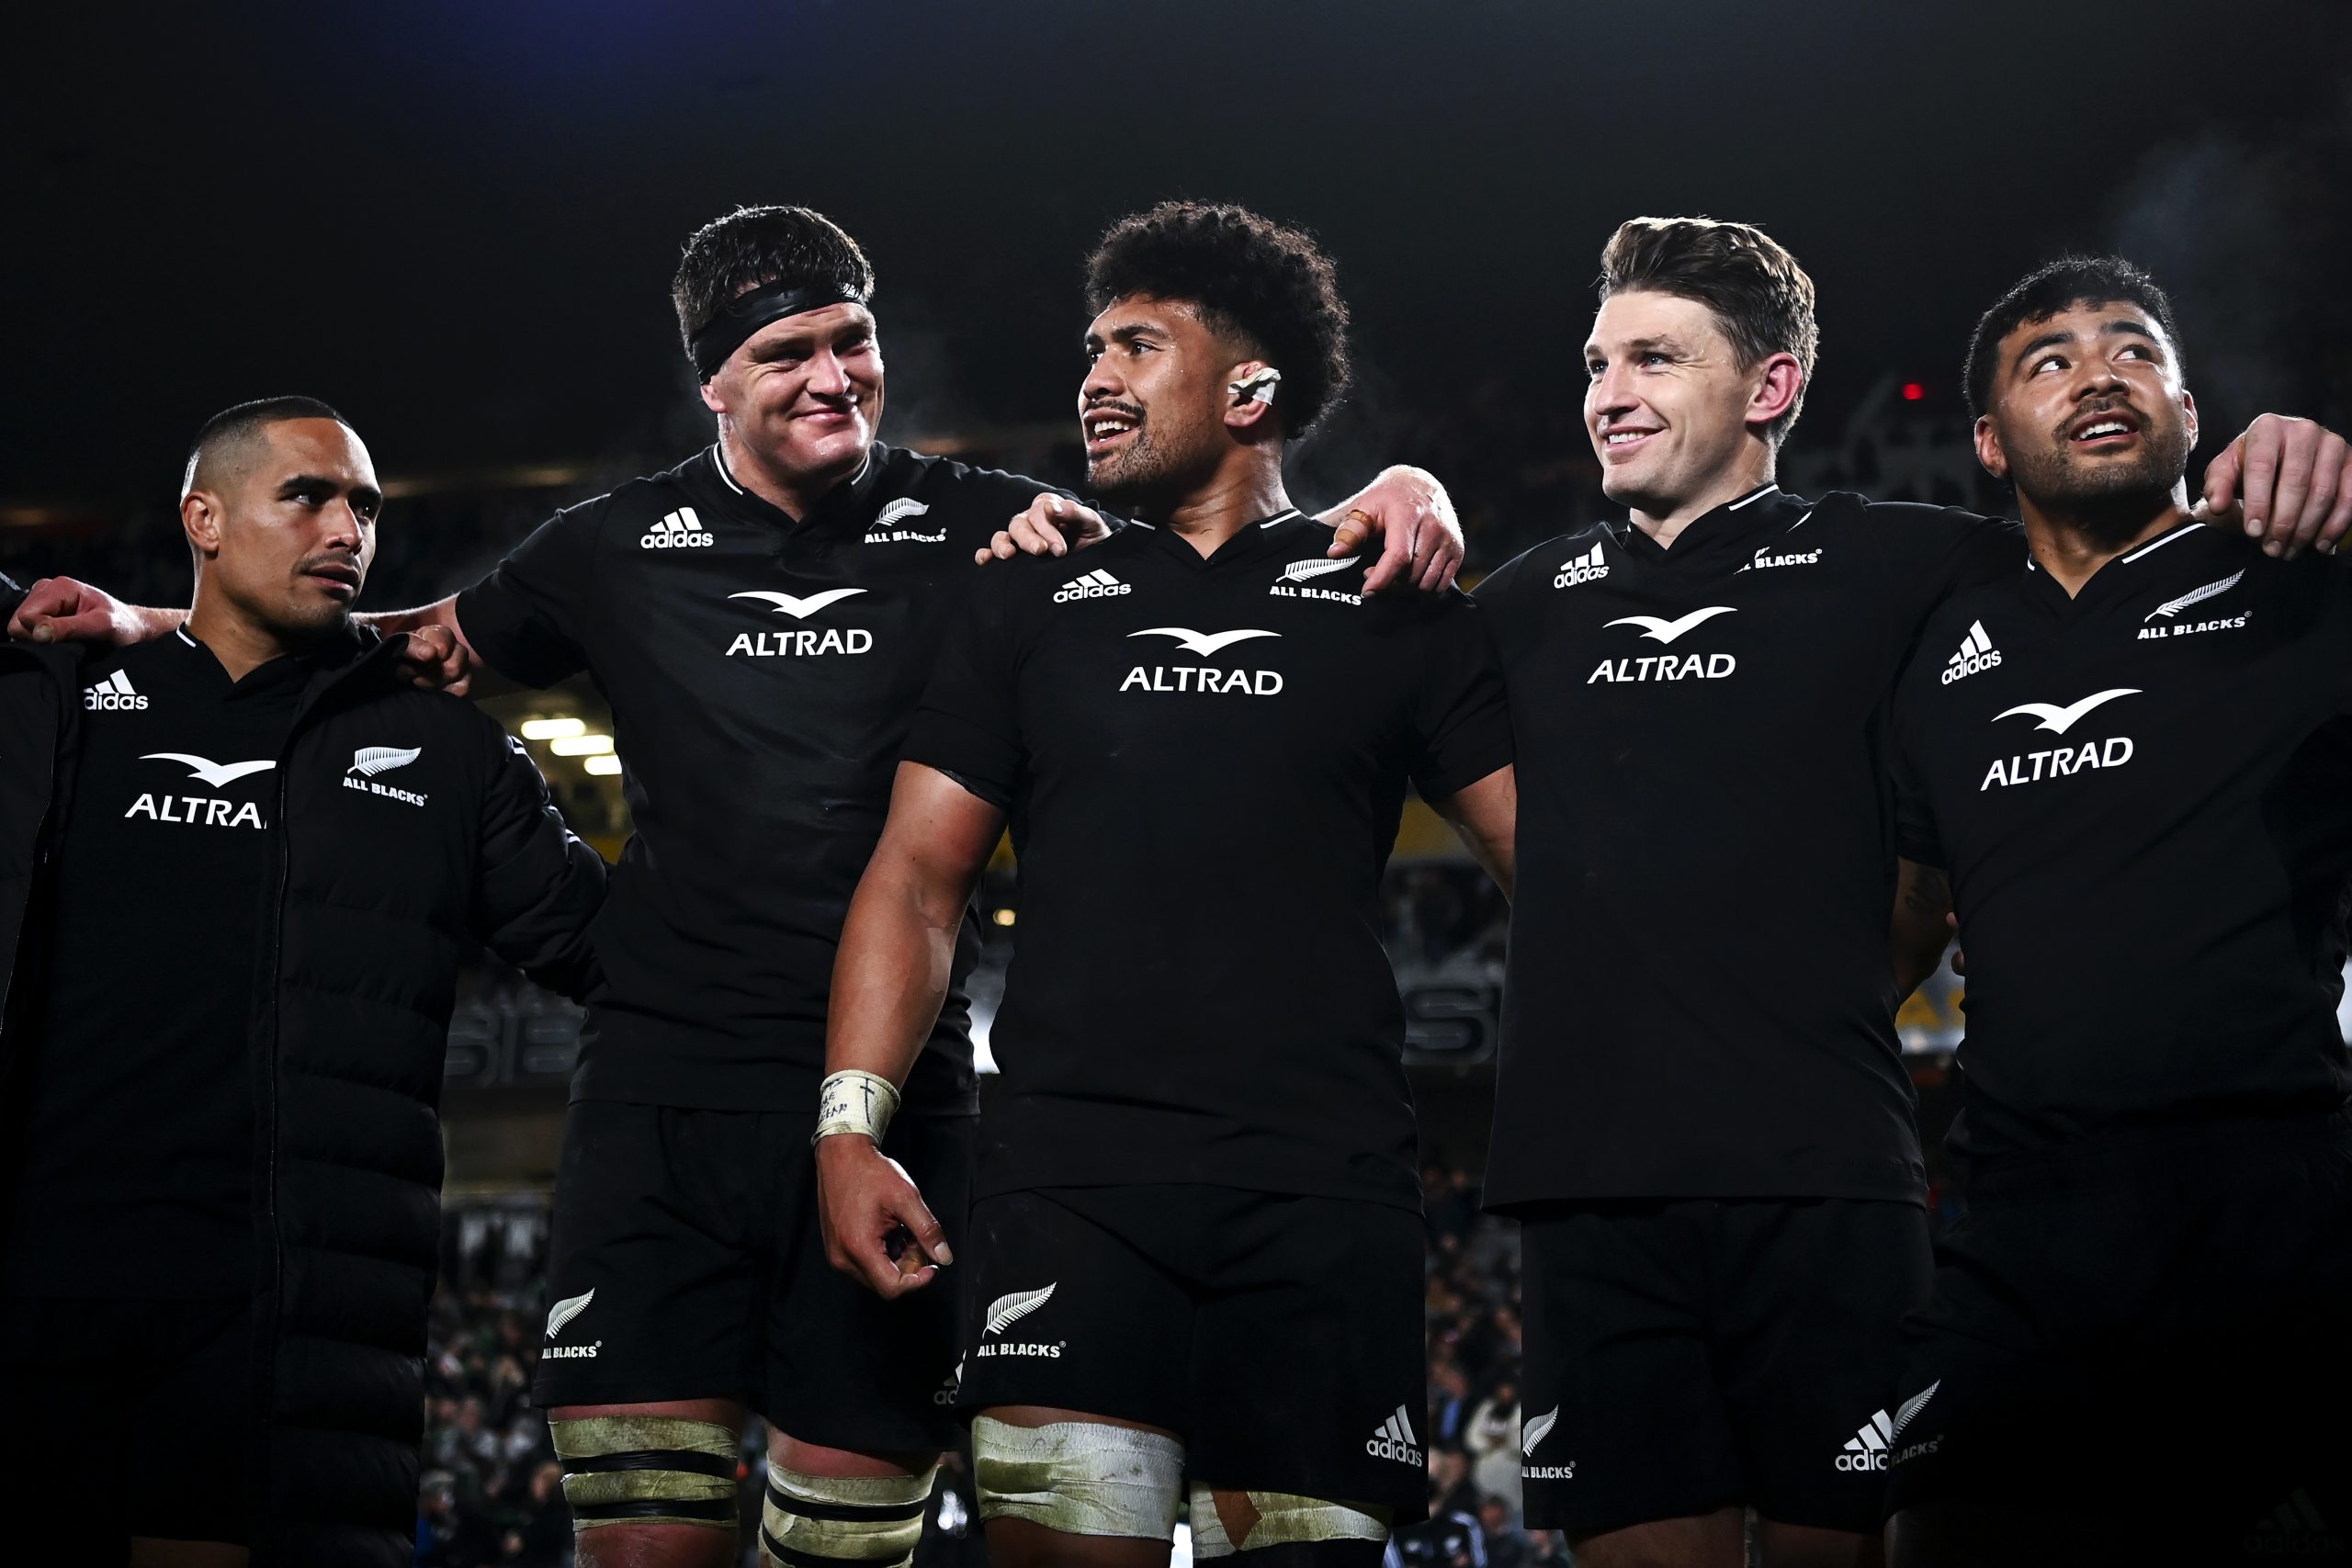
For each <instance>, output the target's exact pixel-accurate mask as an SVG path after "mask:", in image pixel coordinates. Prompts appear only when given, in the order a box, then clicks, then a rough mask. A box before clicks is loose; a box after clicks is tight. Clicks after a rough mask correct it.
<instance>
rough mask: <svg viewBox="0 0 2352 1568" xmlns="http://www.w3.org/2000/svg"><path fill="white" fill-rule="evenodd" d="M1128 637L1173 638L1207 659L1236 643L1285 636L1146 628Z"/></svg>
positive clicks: (1188, 628) (1263, 633) (1275, 633)
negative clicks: (1253, 638)
mask: <svg viewBox="0 0 2352 1568" xmlns="http://www.w3.org/2000/svg"><path fill="white" fill-rule="evenodd" d="M1127 635H1128V636H1129V637H1174V638H1175V639H1176V640H1177V641H1178V642H1180V643H1182V644H1183V645H1184V648H1185V650H1186V651H1187V652H1191V653H1197V654H1199V655H1200V656H1201V657H1202V658H1204V659H1206V658H1208V657H1209V656H1210V655H1211V654H1213V653H1222V652H1224V651H1225V650H1226V649H1228V648H1231V647H1232V646H1233V645H1234V644H1235V643H1237V642H1247V641H1249V640H1250V638H1251V637H1280V636H1282V635H1283V634H1282V633H1280V632H1257V631H1238V632H1196V631H1194V630H1193V628H1192V627H1190V626H1146V627H1145V628H1144V629H1143V630H1141V631H1139V632H1129V633H1128V634H1127Z"/></svg>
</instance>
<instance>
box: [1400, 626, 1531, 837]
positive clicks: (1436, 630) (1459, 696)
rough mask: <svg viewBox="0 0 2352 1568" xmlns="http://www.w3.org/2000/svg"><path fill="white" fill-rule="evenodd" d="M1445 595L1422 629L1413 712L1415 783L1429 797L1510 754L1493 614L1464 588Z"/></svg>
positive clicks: (1489, 769) (1506, 762) (1503, 762)
mask: <svg viewBox="0 0 2352 1568" xmlns="http://www.w3.org/2000/svg"><path fill="white" fill-rule="evenodd" d="M1445 599H1446V603H1444V604H1442V605H1440V606H1438V607H1437V609H1436V613H1435V614H1433V615H1430V619H1429V623H1428V625H1427V626H1425V627H1424V628H1423V634H1422V643H1423V648H1422V660H1421V670H1422V678H1421V690H1420V693H1419V700H1418V702H1417V703H1416V705H1415V712H1414V729H1415V732H1416V735H1417V737H1418V739H1419V755H1418V756H1417V757H1416V758H1415V760H1414V762H1413V766H1412V773H1413V784H1414V787H1416V788H1418V789H1419V791H1420V792H1421V797H1422V798H1423V799H1424V800H1442V799H1444V798H1445V797H1446V796H1447V795H1452V794H1453V793H1454V792H1455V791H1457V790H1460V789H1464V788H1466V787H1467V786H1469V785H1471V784H1476V783H1477V782H1478V781H1479V780H1480V779H1483V778H1485V777H1486V776H1487V774H1488V773H1493V772H1495V771H1496V770H1497V769H1498V768H1506V767H1509V766H1510V761H1511V735H1510V704H1509V702H1507V701H1506V700H1505V698H1504V695H1503V671H1502V661H1501V660H1500V659H1498V657H1497V656H1496V653H1495V647H1494V642H1493V640H1492V638H1491V637H1489V636H1488V635H1487V615H1486V613H1485V612H1484V611H1482V610H1481V609H1480V608H1479V605H1478V604H1476V603H1475V602H1473V601H1472V600H1471V598H1470V597H1469V595H1467V594H1465V593H1464V592H1461V591H1460V590H1458V589H1451V588H1449V589H1447V590H1446V592H1445Z"/></svg>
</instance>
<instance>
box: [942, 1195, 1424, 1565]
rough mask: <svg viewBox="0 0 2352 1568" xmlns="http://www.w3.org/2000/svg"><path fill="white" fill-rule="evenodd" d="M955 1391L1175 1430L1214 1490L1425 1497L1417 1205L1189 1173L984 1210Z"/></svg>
mask: <svg viewBox="0 0 2352 1568" xmlns="http://www.w3.org/2000/svg"><path fill="white" fill-rule="evenodd" d="M957 1256H958V1259H959V1261H961V1262H964V1263H966V1264H967V1265H968V1266H969V1267H970V1268H971V1269H973V1275H972V1278H971V1280H970V1281H969V1285H968V1290H967V1294H966V1297H965V1303H966V1304H965V1312H966V1318H965V1327H964V1337H963V1343H964V1360H963V1368H962V1380H963V1383H962V1393H961V1398H960V1400H959V1403H960V1404H961V1405H962V1406H963V1408H964V1409H965V1411H966V1412H967V1413H971V1412H977V1411H979V1410H984V1409H987V1408H989V1406H992V1405H1008V1404H1042V1405H1047V1406H1051V1407H1055V1408H1058V1409H1064V1410H1072V1411H1078V1412H1081V1413H1083V1414H1086V1415H1090V1416H1117V1417H1119V1418H1120V1419H1123V1420H1128V1421H1140V1422H1143V1423H1145V1424H1146V1425H1148V1426H1153V1427H1164V1428H1166V1429H1167V1430H1169V1431H1171V1432H1174V1433H1175V1434H1176V1435H1177V1436H1178V1437H1179V1438H1182V1441H1183V1444H1184V1455H1185V1467H1184V1468H1185V1471H1186V1473H1187V1474H1188V1475H1189V1476H1190V1478H1191V1479H1192V1480H1193V1482H1194V1483H1199V1484H1202V1485H1206V1486H1222V1487H1231V1488H1238V1489H1243V1490H1255V1491H1261V1492H1289V1493H1295V1494H1297V1495H1301V1496H1307V1497H1327V1498H1332V1499H1337V1500H1340V1501H1345V1502H1354V1503H1373V1504H1385V1505H1388V1506H1391V1507H1393V1508H1395V1509H1396V1510H1397V1515H1396V1517H1397V1522H1398V1523H1404V1522H1407V1521H1409V1520H1413V1519H1418V1518H1419V1517H1422V1515H1423V1514H1424V1513H1426V1512H1427V1510H1428V1504H1429V1496H1428V1480H1427V1475H1426V1463H1427V1454H1428V1450H1427V1445H1426V1441H1425V1435H1426V1430H1427V1425H1428V1411H1427V1407H1426V1404H1425V1403H1424V1402H1425V1401H1426V1399H1427V1397H1428V1369H1427V1364H1426V1350H1425V1345H1424V1328H1423V1323H1422V1314H1421V1279H1422V1271H1423V1267H1424V1256H1425V1252H1424V1242H1423V1239H1422V1232H1421V1217H1420V1215H1419V1214H1418V1213H1414V1212H1413V1211H1412V1210H1409V1209H1399V1208H1391V1207H1389V1206H1387V1205H1385V1204H1379V1203H1364V1202H1355V1201H1348V1200H1345V1199H1338V1198H1312V1197H1300V1196H1295V1195H1287V1194H1281V1193H1268V1192H1250V1191H1243V1190H1238V1189H1233V1188H1225V1187H1208V1186H1201V1185H1193V1184H1159V1185H1144V1186H1134V1187H1087V1188H1075V1187H1059V1188H1054V1189H1051V1190H1045V1191H1035V1192H1009V1193H1003V1194H1000V1195H997V1196H993V1197H989V1198H984V1199H982V1200H981V1201H979V1202H978V1204H976V1205H975V1206H974V1208H973V1211H972V1244H971V1247H970V1250H969V1251H968V1252H967V1253H959V1254H958V1255H957Z"/></svg>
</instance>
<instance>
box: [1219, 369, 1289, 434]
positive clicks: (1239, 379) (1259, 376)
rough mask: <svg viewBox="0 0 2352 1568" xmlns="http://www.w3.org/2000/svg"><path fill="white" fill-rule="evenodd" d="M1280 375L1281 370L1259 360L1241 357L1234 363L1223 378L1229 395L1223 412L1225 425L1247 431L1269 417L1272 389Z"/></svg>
mask: <svg viewBox="0 0 2352 1568" xmlns="http://www.w3.org/2000/svg"><path fill="white" fill-rule="evenodd" d="M1282 378H1283V373H1282V372H1281V371H1279V370H1277V369H1275V368H1274V367H1272V366H1271V365H1269V364H1267V363H1266V362H1265V361H1264V360H1262V359H1245V360H1243V361H1242V362H1241V363H1240V364H1238V365H1236V366H1235V367H1233V369H1232V370H1231V371H1230V372H1229V373H1227V377H1226V380H1225V389H1226V391H1227V393H1228V394H1229V395H1230V396H1231V398H1232V401H1231V402H1230V403H1228V404H1227V407H1226V411H1225V423H1226V424H1227V426H1228V427H1229V428H1231V429H1234V430H1251V429H1254V428H1256V427H1257V425H1258V423H1259V422H1260V421H1261V420H1264V419H1266V418H1268V417H1270V416H1271V414H1272V410H1273V405H1274V390H1275V389H1276V388H1277V387H1278V386H1280V385H1281V383H1282Z"/></svg>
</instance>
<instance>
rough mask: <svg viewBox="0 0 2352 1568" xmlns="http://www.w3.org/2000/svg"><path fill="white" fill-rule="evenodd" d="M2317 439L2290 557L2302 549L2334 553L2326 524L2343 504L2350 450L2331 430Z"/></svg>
mask: <svg viewBox="0 0 2352 1568" xmlns="http://www.w3.org/2000/svg"><path fill="white" fill-rule="evenodd" d="M2319 437H2320V438H2319V442H2318V449H2317V450H2316V451H2315V452H2314V453H2313V454H2312V476H2311V483H2310V487H2309V488H2308V489H2307V490H2306V491H2304V492H2303V504H2302V515H2301V516H2300V517H2299V518H2297V519H2296V522H2295V539H2294V543H2293V544H2292V545H2291V546H2290V547H2289V553H2290V554H2292V553H2293V552H2294V551H2297V550H2305V549H2317V550H2320V551H2322V552H2324V553H2326V554H2334V553H2335V541H2334V540H2333V539H2330V538H2328V537H2327V525H2329V523H2331V522H2333V521H2334V520H2335V513H2336V512H2337V511H2338V510H2339V509H2340V508H2341V507H2342V505H2343V503H2344V482H2345V475H2346V453H2347V450H2352V448H2347V447H2346V445H2345V442H2344V438H2343V437H2342V436H2340V435H2337V434H2335V433H2334V432H2332V431H2326V430H2322V431H2320V433H2319ZM2337 532H2338V533H2339V534H2340V533H2341V532H2342V530H2341V529H2338V530H2337Z"/></svg>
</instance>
